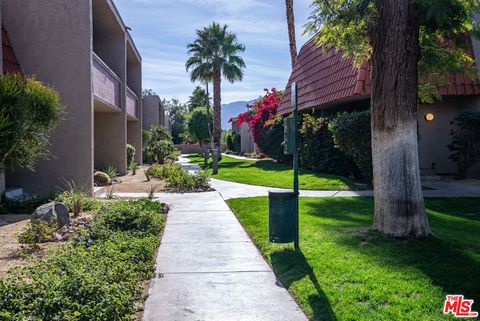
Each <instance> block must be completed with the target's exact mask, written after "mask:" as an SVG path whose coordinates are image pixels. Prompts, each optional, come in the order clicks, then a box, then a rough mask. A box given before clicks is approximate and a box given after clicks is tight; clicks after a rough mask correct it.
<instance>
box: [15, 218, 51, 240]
mask: <svg viewBox="0 0 480 321" xmlns="http://www.w3.org/2000/svg"><path fill="white" fill-rule="evenodd" d="M56 230H57V226H56V224H51V223H48V222H44V221H38V222H35V223H30V222H29V223H28V224H27V225H26V226H25V228H24V229H23V230H22V232H21V233H20V234H18V236H17V239H18V242H20V243H22V244H32V245H36V244H37V243H45V242H50V241H52V240H53V233H54V232H55V231H56Z"/></svg>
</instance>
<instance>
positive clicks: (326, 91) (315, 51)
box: [278, 38, 480, 114]
mask: <svg viewBox="0 0 480 321" xmlns="http://www.w3.org/2000/svg"><path fill="white" fill-rule="evenodd" d="M446 78H447V79H446V81H445V84H443V85H438V86H437V87H438V89H439V91H440V94H441V95H444V96H446V95H472V94H476V95H478V94H480V82H479V81H478V79H476V80H471V79H469V78H468V77H466V76H463V75H451V76H448V77H446ZM294 81H295V82H296V83H297V88H298V108H299V110H303V109H309V108H314V107H324V108H325V107H329V106H332V105H334V104H336V103H341V102H348V101H350V100H355V99H366V98H369V96H370V94H371V78H370V66H369V64H368V63H364V64H362V65H361V66H360V67H359V68H358V67H356V66H355V65H354V62H353V59H352V58H344V56H343V53H342V51H336V50H335V49H334V48H331V49H328V50H324V48H322V47H319V46H318V45H317V43H316V42H315V40H314V39H313V38H312V39H310V40H309V41H308V42H307V43H306V44H305V45H303V47H302V49H300V52H299V54H298V57H297V63H296V64H295V66H294V68H293V71H292V74H291V75H290V79H289V80H288V84H287V87H286V89H285V93H284V95H283V97H282V100H281V102H280V107H279V109H278V110H279V113H280V114H284V113H288V112H290V111H291V101H290V99H291V94H290V86H291V84H292V83H293V82H294Z"/></svg>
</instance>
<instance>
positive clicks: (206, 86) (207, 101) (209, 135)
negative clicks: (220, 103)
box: [205, 79, 213, 150]
mask: <svg viewBox="0 0 480 321" xmlns="http://www.w3.org/2000/svg"><path fill="white" fill-rule="evenodd" d="M205 107H206V108H207V126H208V137H210V145H211V148H212V150H213V135H212V125H211V124H210V121H211V116H210V115H211V114H210V95H209V93H208V80H207V79H205Z"/></svg>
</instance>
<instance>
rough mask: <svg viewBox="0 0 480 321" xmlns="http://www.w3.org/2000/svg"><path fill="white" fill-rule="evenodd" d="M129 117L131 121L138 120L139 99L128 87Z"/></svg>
mask: <svg viewBox="0 0 480 321" xmlns="http://www.w3.org/2000/svg"><path fill="white" fill-rule="evenodd" d="M127 117H128V119H129V120H137V119H138V97H137V95H135V93H134V92H133V91H132V90H131V89H130V88H128V87H127Z"/></svg>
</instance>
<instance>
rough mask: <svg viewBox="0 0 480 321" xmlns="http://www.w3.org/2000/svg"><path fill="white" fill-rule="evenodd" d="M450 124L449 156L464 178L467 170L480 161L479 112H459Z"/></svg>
mask: <svg viewBox="0 0 480 321" xmlns="http://www.w3.org/2000/svg"><path fill="white" fill-rule="evenodd" d="M452 125H453V128H452V130H451V131H450V134H451V135H452V142H451V143H450V144H449V145H448V149H449V150H450V152H451V155H450V157H449V158H450V159H451V160H453V161H454V162H455V163H457V167H458V175H459V176H460V178H465V177H467V174H468V170H469V169H470V168H471V167H472V166H473V165H475V164H476V163H477V162H478V161H480V112H478V111H476V112H475V111H470V112H463V113H460V114H459V115H458V116H457V117H456V118H455V119H454V120H453V121H452Z"/></svg>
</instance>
